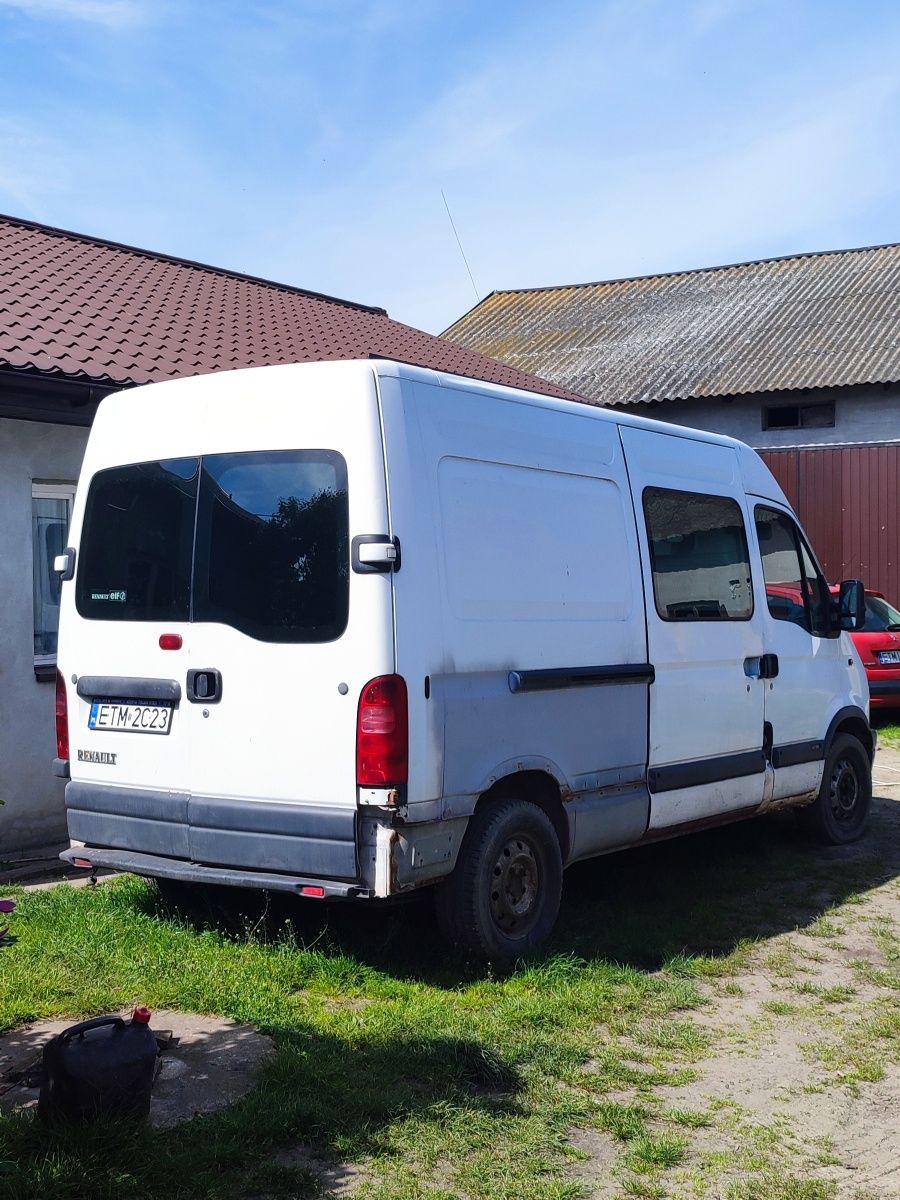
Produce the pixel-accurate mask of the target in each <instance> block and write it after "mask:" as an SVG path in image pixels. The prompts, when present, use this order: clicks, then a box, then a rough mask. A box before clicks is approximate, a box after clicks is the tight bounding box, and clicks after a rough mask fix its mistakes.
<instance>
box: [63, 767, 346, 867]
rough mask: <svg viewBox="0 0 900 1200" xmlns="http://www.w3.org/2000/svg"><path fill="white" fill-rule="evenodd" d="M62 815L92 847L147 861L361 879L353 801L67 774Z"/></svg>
mask: <svg viewBox="0 0 900 1200" xmlns="http://www.w3.org/2000/svg"><path fill="white" fill-rule="evenodd" d="M66 816H67V820H68V826H69V837H70V838H71V839H72V841H73V842H80V843H82V844H83V845H85V846H87V847H89V848H90V850H91V854H100V853H103V854H113V853H122V854H131V855H136V856H137V859H136V861H138V860H141V861H143V860H146V861H147V862H151V861H152V862H153V863H154V864H158V863H163V864H164V863H169V862H173V861H174V862H175V863H176V865H177V869H178V870H179V871H180V870H182V869H183V867H184V866H191V867H196V868H197V869H200V870H207V869H209V870H215V871H218V872H222V871H224V872H226V873H227V872H238V873H243V874H245V875H246V874H247V873H250V874H261V875H264V876H265V877H266V878H269V877H281V878H284V879H287V880H291V881H293V880H297V879H299V880H301V881H302V880H307V879H310V878H312V879H320V880H321V879H326V880H334V879H340V880H344V881H346V882H345V884H344V885H342V886H344V887H346V888H350V887H357V888H358V887H359V885H360V884H361V883H362V880H361V878H360V872H359V862H358V857H357V828H356V826H357V813H356V808H355V807H353V808H350V807H346V808H338V807H335V806H330V805H322V804H287V803H276V802H273V801H267V800H235V799H230V798H218V797H214V796H194V795H191V794H190V793H187V792H163V791H156V790H153V789H150V788H130V787H115V786H112V785H109V784H98V783H83V782H81V781H77V780H74V781H72V782H70V783H69V784H68V785H67V786H66ZM91 854H85V855H84V856H83V857H86V858H90V857H91ZM79 857H80V856H79ZM92 861H93V860H92ZM97 865H98V866H99V865H104V866H114V865H115V864H114V863H113V862H111V861H109V862H104V863H103V864H100V863H99V861H98V863H97ZM122 869H123V870H124V869H126V868H124V867H123V868H122ZM127 869H128V870H132V869H134V870H137V867H134V868H132V867H129V868H127ZM173 869H174V868H173ZM144 873H151V872H149V871H147V872H144ZM166 877H167V878H173V879H175V878H187V876H184V875H178V874H175V875H169V876H166ZM251 886H252V885H251ZM289 886H290V888H293V886H294V884H293V882H291V883H290V885H289Z"/></svg>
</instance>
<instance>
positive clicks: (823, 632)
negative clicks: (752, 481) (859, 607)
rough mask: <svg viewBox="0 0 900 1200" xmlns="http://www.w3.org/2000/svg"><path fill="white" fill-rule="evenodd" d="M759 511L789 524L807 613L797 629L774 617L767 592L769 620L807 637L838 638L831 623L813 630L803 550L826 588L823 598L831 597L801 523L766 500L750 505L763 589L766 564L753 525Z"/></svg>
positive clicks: (785, 619) (794, 624) (756, 529)
mask: <svg viewBox="0 0 900 1200" xmlns="http://www.w3.org/2000/svg"><path fill="white" fill-rule="evenodd" d="M760 510H763V511H766V512H770V513H774V514H775V515H776V516H778V517H781V518H782V519H783V520H787V521H788V522H789V523H790V526H791V533H792V538H791V540H792V541H793V543H794V553H795V554H796V555H797V566H798V567H799V570H800V574H799V576H798V582H799V583H800V594H801V596H802V597H803V611H804V613H805V614H806V620H805V622H804V623H803V625H800V626H798V623H797V622H796V621H791V620H790V619H789V618H788V617H778V616H776V615H775V614H774V613H773V612H772V610H771V609H770V608H769V602H768V593H766V612H767V613H768V615H769V617H770V618H771V619H772V620H773V621H779V622H781V624H783V625H793V626H795V627H798V628H800V629H803V630H805V631H806V633H808V634H809V636H810V637H818V638H835V637H839V636H840V629H839V628H838V629H835V628H834V627H833V623H829V624H828V627H827V628H826V629H814V628H813V619H812V606H811V603H810V597H809V594H808V588H807V587H806V575H805V573H804V566H803V553H802V551H803V550H805V551H806V555H807V557H808V559H809V561H810V562H811V563H812V566H813V568H814V570H815V571H816V574H817V576H818V582H819V585H820V586H821V587H823V588H824V589H825V595H827V596H831V589H830V588H829V586H828V580H827V579H826V578H825V572H824V571H823V570H822V565H821V563H820V562H819V560H818V559H817V558H816V556H815V554H814V553H813V548H812V546H811V545H810V544H809V539H808V538H807V537H806V535H805V534H804V532H803V530H802V529H801V528H800V522H799V521H798V520H797V518H796V517H795V516H794V514H793V513H790V512H787V511H785V509H783V508H779V507H778V506H777V505H775V504H773V503H772V502H771V501H770V502H768V503H767V502H765V501H761V502H759V503H757V504H754V506H753V532H754V534H755V536H756V544H757V546H758V548H759V562H760V566H761V567H762V576H763V590H764V591H765V589H766V584H767V582H768V581H767V579H766V564H765V561H764V555H763V547H762V542H761V541H760V538H759V529H758V526H757V522H756V514H757V513H758V512H759V511H760Z"/></svg>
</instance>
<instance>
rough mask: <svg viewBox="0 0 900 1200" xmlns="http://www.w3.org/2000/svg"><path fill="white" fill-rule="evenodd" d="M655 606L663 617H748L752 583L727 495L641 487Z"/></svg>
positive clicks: (740, 524)
mask: <svg viewBox="0 0 900 1200" xmlns="http://www.w3.org/2000/svg"><path fill="white" fill-rule="evenodd" d="M643 499H644V516H645V519H646V522H647V538H648V541H649V543H650V559H651V565H652V569H653V596H654V599H655V601H656V611H657V612H658V613H659V615H660V616H661V617H662V618H663V620H664V621H747V620H749V619H750V617H751V616H752V615H753V588H752V584H751V580H750V556H749V553H748V551H747V532H746V530H745V528H744V518H743V515H742V514H741V509H740V506H739V505H738V504H737V502H736V501H735V500H732V499H730V498H729V497H727V496H706V495H702V494H700V493H696V492H679V491H674V490H671V489H669V488H654V487H651V488H645V489H644V497H643Z"/></svg>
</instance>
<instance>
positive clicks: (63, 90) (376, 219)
mask: <svg viewBox="0 0 900 1200" xmlns="http://www.w3.org/2000/svg"><path fill="white" fill-rule="evenodd" d="M898 63H900V4H897V3H896V2H894V0H885V2H879V0H855V3H848V2H847V0H628V2H625V0H612V2H605V3H604V2H595V3H577V2H570V0H557V2H555V3H547V2H545V3H538V2H537V0H520V2H519V3H512V2H511V0H493V2H491V0H481V2H480V3H475V2H472V0H453V2H450V0H415V2H412V0H407V2H401V0H332V2H330V3H329V2H327V0H295V2H293V3H289V2H287V0H269V2H260V3H254V2H253V0H245V2H243V3H238V2H234V0H219V2H208V3H204V2H200V0H0V211H2V212H5V213H9V214H14V215H18V216H24V217H29V218H31V219H34V220H37V221H43V222H46V223H48V224H51V225H60V226H62V227H64V228H68V229H75V230H79V231H81V232H85V233H92V234H96V235H98V236H101V237H107V238H111V239H114V240H118V241H123V242H127V243H130V244H133V245H138V246H146V247H148V248H150V249H154V250H160V251H165V252H168V253H171V254H177V255H181V256H183V257H186V258H193V259H198V260H200V261H203V262H209V263H213V264H216V265H220V266H225V267H231V268H234V269H236V270H241V271H247V272H249V273H251V274H256V275H262V276H265V277H267V278H272V279H276V280H279V281H282V282H286V283H293V284H297V285H299V286H302V287H308V288H311V289H314V290H317V291H324V292H328V293H331V294H334V295H339V296H346V297H348V298H351V299H355V300H361V301H364V302H367V303H373V304H380V305H383V306H384V307H386V308H387V309H388V311H389V312H390V314H391V315H392V316H394V317H396V318H398V319H399V320H403V321H407V322H409V323H410V324H414V325H418V326H420V327H421V328H424V329H428V330H431V331H433V332H437V331H440V330H441V329H443V328H444V327H445V326H446V325H448V324H450V322H452V321H453V320H454V319H455V318H456V317H458V316H460V315H461V314H462V313H463V312H464V311H465V310H466V309H468V308H469V307H471V305H472V304H473V303H474V301H475V295H474V293H473V289H472V284H471V283H470V281H469V277H468V274H467V272H466V268H465V266H464V265H463V262H462V259H461V257H460V253H459V249H458V247H457V245H456V241H455V239H454V236H453V231H452V229H451V227H450V224H449V222H448V219H447V213H446V210H445V208H444V204H443V201H442V199H441V191H442V189H443V191H444V193H445V194H446V197H447V201H448V202H449V205H450V208H451V211H452V213H453V217H454V220H455V223H456V227H457V229H458V231H459V235H460V238H461V239H462V243H463V246H464V248H465V251H466V255H467V257H468V260H469V264H470V266H471V269H472V274H473V275H474V279H475V284H476V286H477V290H478V294H479V295H485V294H487V293H488V292H489V291H491V290H492V289H496V288H505V287H529V286H538V285H545V284H555V283H573V282H584V281H591V280H597V279H608V278H616V277H620V276H623V275H637V274H647V273H653V272H657V271H667V270H676V269H681V268H686V267H697V266H708V265H714V264H717V263H724V262H734V261H741V260H744V259H749V258H759V257H768V256H771V255H779V254H790V253H795V252H797V251H804V250H819V249H833V248H839V247H845V246H855V245H867V244H873V243H879V242H888V241H897V240H900V137H898V130H900V67H898V65H897V64H898Z"/></svg>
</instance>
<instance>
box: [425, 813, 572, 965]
mask: <svg viewBox="0 0 900 1200" xmlns="http://www.w3.org/2000/svg"><path fill="white" fill-rule="evenodd" d="M561 894H562V854H561V852H560V846H559V839H558V838H557V836H556V832H555V830H554V828H553V825H552V823H551V821H550V818H549V817H548V816H547V814H546V813H545V812H544V811H543V809H540V808H538V806H537V805H536V804H532V803H530V801H527V800H500V801H498V802H497V803H495V804H490V805H488V806H487V807H486V808H483V809H481V810H480V811H479V812H477V813H476V814H475V816H474V817H473V818H472V820H471V821H470V822H469V828H468V829H467V830H466V836H465V838H464V839H463V844H462V846H461V848H460V852H459V858H458V859H457V863H456V867H455V869H454V871H453V874H452V875H450V876H449V877H448V878H447V879H446V880H444V882H443V883H441V884H440V885H439V886H438V888H437V889H436V895H435V903H436V909H437V916H438V922H439V924H440V926H441V930H442V932H443V933H444V936H445V937H446V938H447V939H448V940H449V941H450V942H452V943H453V944H454V945H456V946H459V947H460V948H461V949H465V950H469V951H470V952H472V953H473V954H477V955H478V956H479V957H480V958H486V959H493V960H497V959H514V958H519V957H521V956H522V955H525V954H528V953H530V952H531V951H532V950H534V949H536V948H537V947H538V946H539V945H540V944H541V942H543V941H544V939H545V938H546V937H547V936H548V934H549V933H550V931H551V930H552V928H553V926H554V925H555V923H556V918H557V915H558V913H559V903H560V897H561Z"/></svg>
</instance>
